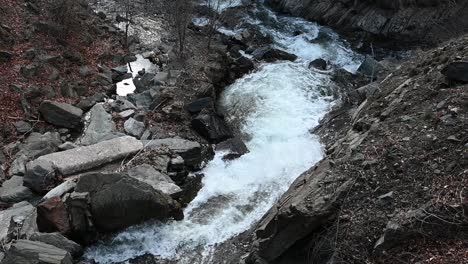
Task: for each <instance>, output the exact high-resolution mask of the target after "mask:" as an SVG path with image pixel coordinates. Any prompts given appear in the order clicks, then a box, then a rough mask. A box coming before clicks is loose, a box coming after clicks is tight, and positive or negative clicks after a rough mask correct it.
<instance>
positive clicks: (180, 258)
mask: <svg viewBox="0 0 468 264" xmlns="http://www.w3.org/2000/svg"><path fill="white" fill-rule="evenodd" d="M249 13H250V15H249V16H248V17H246V18H245V20H246V21H248V22H249V23H254V24H257V25H259V26H260V27H261V28H262V30H263V32H265V33H267V34H270V35H272V36H273V37H274V41H275V44H276V46H277V47H278V48H281V49H284V50H286V51H288V52H290V53H294V54H296V55H297V56H298V59H297V60H296V61H295V62H284V61H280V62H276V63H268V64H262V65H261V66H260V67H259V68H258V69H257V70H256V71H255V72H253V73H251V74H248V75H246V76H244V77H243V78H241V79H239V80H237V81H236V82H235V83H234V84H232V85H230V86H229V87H226V89H225V91H224V92H223V94H222V95H221V98H220V101H219V104H220V107H222V108H223V109H224V111H225V113H226V118H227V120H228V121H229V122H236V123H237V124H240V125H239V127H240V129H241V132H242V133H243V134H244V135H245V136H246V138H248V141H247V142H246V145H247V146H248V148H249V150H250V152H249V153H248V154H245V155H244V156H242V157H240V158H239V159H236V160H232V161H223V160H222V158H221V157H222V156H223V153H222V152H218V153H216V155H215V158H214V159H213V160H212V161H210V162H209V163H208V164H207V166H206V167H205V168H204V169H203V173H204V175H205V177H204V179H203V188H202V189H201V190H200V192H199V194H198V196H197V197H196V198H195V199H194V200H193V201H192V202H191V203H190V204H189V205H188V207H187V208H186V209H185V211H184V213H185V219H184V220H182V221H174V222H169V223H164V224H161V223H145V224H142V225H139V226H134V227H131V228H129V229H127V230H125V231H122V232H120V233H118V234H116V235H115V236H113V237H112V238H111V239H108V240H105V241H101V242H100V243H98V244H96V245H94V246H92V247H90V248H88V249H87V251H86V257H87V258H89V259H94V260H95V261H96V262H98V263H114V262H119V261H124V260H127V259H130V258H134V257H137V256H141V255H143V254H153V255H156V256H158V257H159V258H161V259H166V260H170V261H172V262H176V263H213V262H212V261H211V256H212V255H213V253H214V252H215V251H216V244H218V243H222V242H224V241H226V240H228V239H230V238H232V237H234V236H236V235H237V234H239V233H241V232H243V231H245V230H247V229H249V228H250V227H251V226H252V225H254V224H255V223H256V222H257V221H258V220H259V219H260V218H261V217H262V216H263V215H264V214H265V213H266V212H267V211H268V209H269V208H270V207H271V206H272V205H273V204H274V203H275V201H276V200H277V199H278V198H279V197H280V196H281V195H282V194H283V193H284V192H285V191H286V190H287V189H288V187H289V185H290V184H291V182H292V181H294V179H295V178H296V177H298V176H299V175H300V174H301V173H302V172H303V171H305V170H307V169H308V168H310V167H311V166H313V165H314V164H315V163H316V162H318V161H319V160H320V159H322V157H323V150H322V147H321V144H320V141H319V138H318V137H317V136H316V135H313V134H311V133H310V130H311V129H312V128H314V127H315V126H317V125H318V122H319V120H320V119H321V118H322V117H323V116H324V115H325V114H326V113H327V111H328V110H329V109H330V106H331V105H332V104H333V103H334V101H333V100H334V99H333V98H332V97H331V96H328V94H329V88H330V87H332V85H333V83H332V82H331V80H330V77H329V75H328V74H327V73H323V72H319V71H314V70H310V69H308V63H309V62H310V61H311V60H313V59H316V58H324V59H326V60H329V61H330V62H331V63H332V64H334V65H336V66H338V67H343V68H345V69H347V70H348V71H355V70H356V69H357V67H358V66H359V63H360V61H361V59H362V58H361V56H360V55H358V54H355V53H354V52H353V51H351V49H349V47H348V45H347V44H346V42H345V41H343V40H341V39H340V38H339V36H338V35H337V34H335V33H333V32H332V31H331V30H329V29H327V28H324V27H321V26H319V25H317V24H315V23H313V22H308V21H305V20H302V19H299V18H293V17H286V16H280V15H278V14H276V13H274V12H272V11H271V10H269V9H267V8H265V7H263V6H258V7H257V9H256V10H255V11H252V12H249ZM236 30H238V29H222V31H225V33H228V34H229V32H235V31H236ZM298 32H299V33H300V34H298ZM319 35H320V40H318V39H317V37H318V36H319ZM323 36H325V37H323Z"/></svg>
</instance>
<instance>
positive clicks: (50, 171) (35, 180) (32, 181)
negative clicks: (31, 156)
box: [24, 159, 57, 194]
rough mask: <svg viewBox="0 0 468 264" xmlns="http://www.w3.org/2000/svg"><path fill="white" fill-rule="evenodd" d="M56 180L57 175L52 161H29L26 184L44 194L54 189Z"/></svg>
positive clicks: (25, 178) (25, 177)
mask: <svg viewBox="0 0 468 264" xmlns="http://www.w3.org/2000/svg"><path fill="white" fill-rule="evenodd" d="M56 182H57V177H56V173H55V168H54V165H53V163H52V162H50V161H48V160H41V159H37V160H35V161H31V162H29V163H28V165H27V172H26V175H25V176H24V186H26V187H28V188H30V189H31V190H33V191H35V192H37V193H41V194H42V193H46V192H47V191H48V190H50V189H52V188H53V187H54V186H55V183H56Z"/></svg>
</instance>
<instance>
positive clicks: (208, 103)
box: [185, 97, 213, 114]
mask: <svg viewBox="0 0 468 264" xmlns="http://www.w3.org/2000/svg"><path fill="white" fill-rule="evenodd" d="M212 105H213V99H211V97H203V98H200V99H197V100H195V101H193V102H191V103H190V104H188V105H187V106H186V107H185V109H187V111H188V112H189V113H191V114H197V113H199V112H201V111H202V110H203V109H205V108H210V107H212Z"/></svg>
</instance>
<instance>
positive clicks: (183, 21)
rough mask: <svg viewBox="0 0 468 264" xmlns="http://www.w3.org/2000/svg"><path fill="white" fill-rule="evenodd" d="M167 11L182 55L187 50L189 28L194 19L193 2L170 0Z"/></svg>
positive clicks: (188, 0)
mask: <svg viewBox="0 0 468 264" xmlns="http://www.w3.org/2000/svg"><path fill="white" fill-rule="evenodd" d="M167 11H168V14H169V20H170V23H171V26H172V28H173V29H174V33H175V34H176V36H177V41H178V46H179V55H180V56H182V55H183V53H184V50H185V40H186V36H187V28H188V26H189V24H190V22H191V21H192V16H193V2H192V0H169V1H167Z"/></svg>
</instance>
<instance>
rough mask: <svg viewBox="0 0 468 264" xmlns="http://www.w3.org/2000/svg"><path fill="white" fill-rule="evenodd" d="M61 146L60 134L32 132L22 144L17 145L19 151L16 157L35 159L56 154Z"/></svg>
mask: <svg viewBox="0 0 468 264" xmlns="http://www.w3.org/2000/svg"><path fill="white" fill-rule="evenodd" d="M61 144H62V141H61V139H60V134H59V133H57V132H46V133H44V134H40V133H35V132H33V133H31V134H29V137H28V138H26V140H25V141H24V142H23V143H22V144H19V145H18V149H19V151H18V153H17V154H16V156H17V157H19V156H21V155H24V156H25V157H26V158H27V159H35V158H38V157H40V156H42V155H46V154H49V153H53V152H56V151H57V150H58V146H60V145H61Z"/></svg>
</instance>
